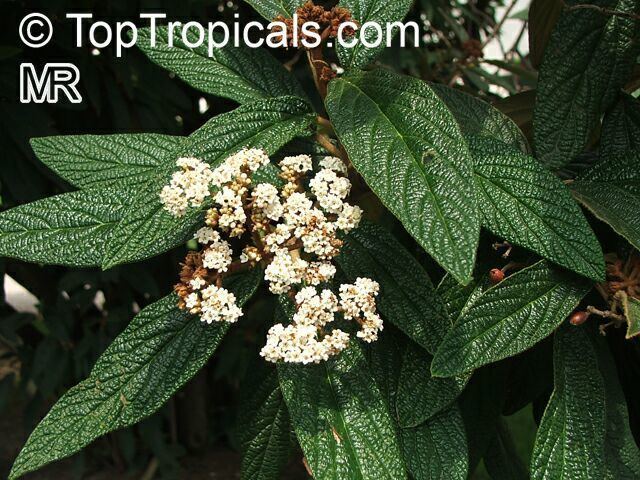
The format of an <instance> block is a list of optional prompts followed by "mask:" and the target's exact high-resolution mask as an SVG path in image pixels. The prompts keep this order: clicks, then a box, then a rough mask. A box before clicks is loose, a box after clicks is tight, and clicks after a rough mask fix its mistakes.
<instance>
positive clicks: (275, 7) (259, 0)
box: [244, 0, 306, 21]
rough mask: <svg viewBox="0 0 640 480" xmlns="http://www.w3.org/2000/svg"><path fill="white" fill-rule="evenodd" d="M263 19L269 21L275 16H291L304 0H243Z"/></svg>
mask: <svg viewBox="0 0 640 480" xmlns="http://www.w3.org/2000/svg"><path fill="white" fill-rule="evenodd" d="M244 1H245V2H247V3H248V4H249V5H251V6H252V7H253V8H255V10H256V11H257V12H258V13H259V14H260V15H262V16H263V17H264V18H265V19H267V20H269V21H271V20H273V19H274V18H276V17H277V16H280V15H282V16H283V17H285V18H291V17H292V16H293V14H294V13H295V11H296V9H297V8H298V7H300V6H301V5H303V4H304V3H305V1H306V0H244Z"/></svg>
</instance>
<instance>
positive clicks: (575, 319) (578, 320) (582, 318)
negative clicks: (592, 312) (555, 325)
mask: <svg viewBox="0 0 640 480" xmlns="http://www.w3.org/2000/svg"><path fill="white" fill-rule="evenodd" d="M587 318H589V312H574V313H573V315H571V317H570V318H569V323H570V324H571V325H575V326H578V325H582V324H583V323H584V322H586V321H587Z"/></svg>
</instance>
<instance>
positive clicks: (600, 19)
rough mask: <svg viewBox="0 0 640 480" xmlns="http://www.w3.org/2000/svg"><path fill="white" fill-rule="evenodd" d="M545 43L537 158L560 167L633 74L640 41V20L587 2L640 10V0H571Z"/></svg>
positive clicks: (580, 148)
mask: <svg viewBox="0 0 640 480" xmlns="http://www.w3.org/2000/svg"><path fill="white" fill-rule="evenodd" d="M566 3H567V4H568V6H569V8H566V9H564V10H563V12H562V14H561V15H560V19H559V20H558V23H557V24H556V27H555V29H554V31H553V33H552V34H551V38H550V40H549V44H548V45H547V47H546V49H545V55H544V59H543V61H542V66H541V67H540V77H539V79H538V88H537V94H536V108H535V113H534V140H535V150H536V154H537V158H538V159H539V160H540V161H541V162H542V163H544V164H545V165H547V166H549V167H550V168H554V169H556V168H561V167H563V166H565V165H567V164H568V163H570V162H571V161H572V160H573V159H574V158H575V157H576V156H577V155H578V154H580V153H581V152H582V151H583V149H584V147H585V146H586V144H587V141H588V139H589V135H590V133H591V131H592V130H593V128H594V127H595V126H596V124H597V123H598V122H599V120H600V116H601V115H602V113H604V112H605V111H606V110H607V109H608V108H609V107H610V106H611V104H612V103H613V102H614V101H615V100H616V97H617V95H618V91H619V90H620V88H621V87H622V86H623V85H624V83H625V82H626V80H627V78H628V77H629V75H630V74H631V69H632V67H633V64H634V63H635V61H636V57H637V55H638V51H639V48H640V42H638V41H637V39H638V33H639V30H638V29H639V25H640V20H638V19H634V18H632V17H630V16H625V15H609V14H606V13H604V12H602V11H601V10H599V9H598V8H571V7H572V6H573V5H575V4H576V3H586V4H588V5H594V6H596V7H600V8H605V9H608V10H613V11H617V12H621V13H627V14H634V13H637V11H638V6H639V5H638V0H602V1H598V2H597V3H596V2H594V1H591V2H582V1H581V0H571V1H568V2H566Z"/></svg>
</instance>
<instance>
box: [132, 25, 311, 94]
mask: <svg viewBox="0 0 640 480" xmlns="http://www.w3.org/2000/svg"><path fill="white" fill-rule="evenodd" d="M177 32H178V33H176V31H174V33H173V38H174V44H173V46H169V44H168V38H169V32H168V29H167V27H164V26H162V27H158V28H156V31H155V47H153V46H152V44H151V29H149V28H142V29H138V41H137V42H136V45H137V46H138V47H139V48H140V49H141V50H142V51H143V52H144V53H145V54H146V55H147V56H148V57H149V58H150V59H151V60H152V61H153V62H155V63H157V64H158V65H160V66H161V67H163V68H166V69H167V70H169V71H171V72H173V73H175V74H176V75H177V76H178V77H180V78H181V79H182V80H184V81H185V82H186V83H188V84H189V85H191V86H192V87H194V88H196V89H198V90H200V91H202V92H205V93H210V94H212V95H216V96H218V97H225V98H230V99H231V100H235V101H236V102H238V103H247V102H251V101H254V100H260V99H265V98H272V97H281V96H285V95H294V96H298V97H301V98H306V94H305V93H304V90H303V89H302V87H301V86H300V84H299V83H298V81H297V80H296V78H295V77H294V76H293V74H292V73H290V72H288V71H287V70H286V69H285V68H284V67H283V66H282V64H281V63H280V62H278V61H277V60H276V59H275V58H273V57H272V56H271V54H270V53H269V52H267V51H266V50H265V49H261V48H260V49H258V48H249V47H247V46H240V47H235V46H234V45H233V44H231V43H230V44H229V45H226V46H225V47H222V48H218V47H216V46H215V45H214V44H213V43H212V48H211V52H209V39H208V37H207V39H206V40H205V42H204V43H203V44H202V46H200V47H197V48H190V47H188V46H187V45H185V44H184V43H183V40H182V36H181V35H180V33H179V32H180V30H177ZM216 33H219V32H216ZM221 37H222V34H221V33H219V34H218V35H214V42H221V41H222V38H221ZM187 40H189V42H191V43H193V44H195V43H197V42H198V40H199V38H198V34H197V33H196V31H195V30H194V29H190V30H189V31H188V35H187ZM210 53H211V55H210Z"/></svg>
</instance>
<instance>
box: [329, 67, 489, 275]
mask: <svg viewBox="0 0 640 480" xmlns="http://www.w3.org/2000/svg"><path fill="white" fill-rule="evenodd" d="M326 106H327V111H328V112H329V115H330V116H331V119H332V121H333V125H334V128H335V130H336V133H337V134H338V136H339V137H340V139H341V141H342V143H343V144H344V146H345V148H346V149H347V152H348V153H349V158H350V159H351V162H352V163H353V165H354V166H355V167H356V169H357V170H358V171H359V172H360V174H361V175H362V176H363V177H364V179H365V181H366V182H367V183H368V184H369V186H370V187H371V189H372V190H373V191H374V192H375V193H376V195H377V196H378V197H379V198H380V200H381V201H382V202H383V203H384V204H385V206H386V207H387V208H388V209H389V210H391V212H392V213H394V214H395V215H396V216H397V217H398V218H399V219H400V221H402V223H403V225H404V227H405V228H406V229H407V231H408V232H409V233H411V234H412V235H413V236H414V238H415V239H416V240H417V241H418V243H419V244H420V245H421V246H422V247H423V248H424V249H425V250H426V251H427V252H429V254H430V255H431V256H432V257H434V258H435V259H436V261H437V262H438V263H440V264H441V265H442V266H443V267H444V268H445V269H447V270H448V271H449V272H451V273H452V274H453V275H454V276H455V277H456V279H457V280H458V281H460V282H461V283H465V284H466V283H468V282H469V281H470V280H471V272H472V270H473V264H474V261H475V256H476V247H477V245H478V239H479V217H478V212H477V208H476V204H475V196H474V193H473V182H472V175H471V172H472V165H471V160H470V156H469V152H468V149H467V146H466V143H465V141H464V139H463V137H462V135H461V133H460V130H459V128H458V125H457V123H456V121H455V118H454V117H453V115H452V114H451V113H450V112H449V110H448V109H447V107H446V105H445V104H444V103H443V102H442V100H441V99H440V98H439V97H438V96H437V95H436V94H435V93H434V92H433V91H432V90H431V89H430V87H429V86H428V85H427V84H426V83H424V82H421V81H419V80H416V79H412V78H408V77H402V76H398V75H396V74H393V73H390V72H387V71H384V70H375V71H372V72H368V73H358V74H354V75H352V76H348V77H343V78H340V79H337V80H334V81H332V82H331V83H330V84H329V94H328V96H327V98H326Z"/></svg>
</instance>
